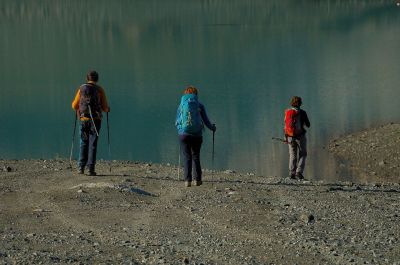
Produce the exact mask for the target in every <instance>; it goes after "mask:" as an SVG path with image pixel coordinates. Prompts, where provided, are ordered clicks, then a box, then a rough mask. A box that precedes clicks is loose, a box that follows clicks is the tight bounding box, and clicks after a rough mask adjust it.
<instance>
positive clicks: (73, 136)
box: [69, 112, 78, 171]
mask: <svg viewBox="0 0 400 265" xmlns="http://www.w3.org/2000/svg"><path fill="white" fill-rule="evenodd" d="M77 119H78V114H77V113H76V112H75V122H74V131H73V132H72V144H71V152H70V153H69V166H70V167H71V171H72V153H73V151H74V142H75V131H76V120H77Z"/></svg>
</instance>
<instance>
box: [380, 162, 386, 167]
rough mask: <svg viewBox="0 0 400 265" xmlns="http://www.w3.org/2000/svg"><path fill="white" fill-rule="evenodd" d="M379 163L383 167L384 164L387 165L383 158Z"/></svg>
mask: <svg viewBox="0 0 400 265" xmlns="http://www.w3.org/2000/svg"><path fill="white" fill-rule="evenodd" d="M378 165H379V166H381V167H383V166H384V165H386V162H385V161H383V160H382V161H380V162H379V164H378Z"/></svg>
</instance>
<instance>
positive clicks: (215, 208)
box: [0, 125, 400, 264]
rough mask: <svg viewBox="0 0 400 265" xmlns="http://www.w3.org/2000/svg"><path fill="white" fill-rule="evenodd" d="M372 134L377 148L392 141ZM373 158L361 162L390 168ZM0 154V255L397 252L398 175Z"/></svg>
mask: <svg viewBox="0 0 400 265" xmlns="http://www.w3.org/2000/svg"><path fill="white" fill-rule="evenodd" d="M388 126H391V127H393V128H394V129H396V130H397V129H398V125H388ZM374 130H375V129H374ZM374 130H372V131H371V132H368V133H367V134H365V135H364V134H363V133H361V134H360V135H359V136H352V137H351V136H350V137H349V138H344V139H345V140H346V141H344V140H343V139H341V140H336V141H334V142H332V144H331V146H332V148H333V149H334V150H335V152H337V153H338V154H340V155H343V157H344V158H345V156H344V155H345V154H349V155H350V154H352V151H348V152H345V151H343V152H339V150H350V149H348V147H347V145H346V144H347V143H349V142H353V141H356V140H355V138H354V139H353V137H358V139H364V140H365V141H364V140H363V143H366V144H369V145H370V143H369V140H367V139H370V138H369V137H370V136H371V137H372V138H374V137H375V135H381V134H380V132H378V130H379V128H378V129H376V130H377V131H374ZM357 135H358V134H357ZM363 135H364V136H365V137H364V136H363ZM378 138H379V137H377V138H374V139H377V141H373V142H374V143H376V148H375V149H376V150H381V147H379V145H380V144H385V145H387V146H391V145H390V144H389V143H388V142H387V141H382V142H380V141H378ZM379 139H380V138H379ZM390 139H392V140H393V141H398V140H399V138H398V136H397V138H396V137H390ZM359 141H360V140H359ZM393 144H394V142H393ZM358 146H359V145H357V147H358ZM387 146H386V147H385V148H382V149H387V148H388V147H387ZM341 148H343V149H341ZM349 148H350V147H349ZM360 148H362V147H360ZM397 152H398V148H397ZM383 154H384V152H383V153H382V155H383ZM397 154H398V153H397ZM357 157H358V156H357ZM360 157H361V154H360ZM393 159H394V158H393ZM361 160H364V158H362V159H361ZM378 160H381V159H378ZM378 160H376V165H375V164H374V165H373V164H372V162H371V167H372V166H374V167H373V168H372V169H370V171H371V172H372V171H374V172H375V173H376V174H377V175H379V174H386V172H389V171H390V170H389V169H391V168H392V167H391V166H387V168H385V169H384V170H383V171H379V170H378V169H382V167H381V166H380V165H379V162H380V161H378ZM382 160H383V161H385V163H386V164H385V165H394V163H395V162H396V161H397V165H398V164H399V162H398V160H391V156H388V157H387V158H386V157H382ZM357 161H358V160H357ZM371 161H375V160H371ZM350 163H351V164H352V165H360V167H362V166H361V165H362V164H361V162H359V163H360V164H358V162H357V163H356V162H355V161H351V162H350ZM392 163H393V164H392ZM0 166H1V168H2V169H3V170H2V171H1V172H0V202H1V204H0V264H54V263H59V264H400V247H399V246H400V242H399V241H400V210H399V209H400V207H399V206H400V186H399V184H398V182H397V183H388V182H379V183H367V184H355V183H351V182H340V183H326V182H310V181H296V180H290V179H287V178H279V177H267V176H254V175H244V174H239V173H235V172H233V171H229V170H227V171H224V172H214V173H213V174H211V172H210V171H207V170H205V175H204V183H203V185H202V186H199V187H190V188H185V187H184V185H183V182H182V181H181V180H178V179H177V168H176V167H174V166H171V165H159V164H147V163H138V162H129V161H126V162H125V161H114V162H112V172H111V173H110V172H109V170H108V164H107V163H106V162H101V161H100V163H99V165H98V168H97V169H98V173H100V175H99V176H96V177H91V176H86V175H78V174H76V173H75V172H72V171H71V170H70V169H69V163H68V161H66V160H47V161H46V160H19V161H16V160H0ZM393 169H394V170H397V171H393V172H392V173H390V174H389V176H395V175H396V176H399V174H398V167H393ZM381 172H383V173H381ZM380 177H381V178H382V179H384V178H385V177H386V175H382V176H380Z"/></svg>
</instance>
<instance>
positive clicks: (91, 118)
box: [88, 105, 99, 137]
mask: <svg viewBox="0 0 400 265" xmlns="http://www.w3.org/2000/svg"><path fill="white" fill-rule="evenodd" d="M88 107H89V115H90V120H91V121H92V124H93V127H94V131H95V132H96V135H97V137H99V132H98V131H97V128H96V124H95V123H94V119H93V115H92V108H91V107H90V105H88Z"/></svg>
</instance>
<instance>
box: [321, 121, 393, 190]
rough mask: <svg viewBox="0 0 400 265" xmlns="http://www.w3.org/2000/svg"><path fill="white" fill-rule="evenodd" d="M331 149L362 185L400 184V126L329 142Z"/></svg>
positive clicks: (383, 126) (391, 124)
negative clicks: (369, 183)
mask: <svg viewBox="0 0 400 265" xmlns="http://www.w3.org/2000/svg"><path fill="white" fill-rule="evenodd" d="M329 150H330V151H331V152H333V153H334V154H335V155H336V156H337V157H338V158H339V160H340V161H342V162H341V164H340V166H341V167H346V168H347V169H349V170H350V171H352V172H353V173H354V174H357V175H358V176H359V179H361V180H362V182H363V183H368V182H395V183H399V182H400V124H397V123H390V124H386V125H382V126H379V127H376V128H372V129H370V130H366V131H361V132H357V133H353V134H349V135H346V136H344V137H341V138H339V139H335V140H333V141H331V142H330V144H329Z"/></svg>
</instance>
